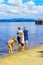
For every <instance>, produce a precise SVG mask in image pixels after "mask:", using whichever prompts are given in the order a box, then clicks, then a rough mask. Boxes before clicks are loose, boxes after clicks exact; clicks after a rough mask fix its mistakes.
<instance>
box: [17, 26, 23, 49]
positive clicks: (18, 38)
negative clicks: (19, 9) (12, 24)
mask: <svg viewBox="0 0 43 65" xmlns="http://www.w3.org/2000/svg"><path fill="white" fill-rule="evenodd" d="M21 32H23V31H22V29H21V28H20V27H18V31H17V40H18V44H19V50H20V48H21V42H20V38H21V36H20V33H21Z"/></svg>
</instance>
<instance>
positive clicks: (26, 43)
mask: <svg viewBox="0 0 43 65" xmlns="http://www.w3.org/2000/svg"><path fill="white" fill-rule="evenodd" d="M23 32H24V40H25V47H26V49H27V48H28V30H27V28H26V27H24V31H23Z"/></svg>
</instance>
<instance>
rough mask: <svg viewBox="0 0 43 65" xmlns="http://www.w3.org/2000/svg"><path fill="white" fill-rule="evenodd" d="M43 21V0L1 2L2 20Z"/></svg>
mask: <svg viewBox="0 0 43 65" xmlns="http://www.w3.org/2000/svg"><path fill="white" fill-rule="evenodd" d="M6 18H34V19H38V18H41V19H43V0H0V19H6Z"/></svg>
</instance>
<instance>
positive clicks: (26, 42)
mask: <svg viewBox="0 0 43 65" xmlns="http://www.w3.org/2000/svg"><path fill="white" fill-rule="evenodd" d="M25 45H26V46H25V47H26V49H28V40H25Z"/></svg>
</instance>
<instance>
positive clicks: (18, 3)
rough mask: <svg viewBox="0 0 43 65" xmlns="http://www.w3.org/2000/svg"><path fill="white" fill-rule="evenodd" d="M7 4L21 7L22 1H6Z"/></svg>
mask: <svg viewBox="0 0 43 65" xmlns="http://www.w3.org/2000/svg"><path fill="white" fill-rule="evenodd" d="M8 3H9V4H14V5H21V4H22V0H8Z"/></svg>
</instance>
